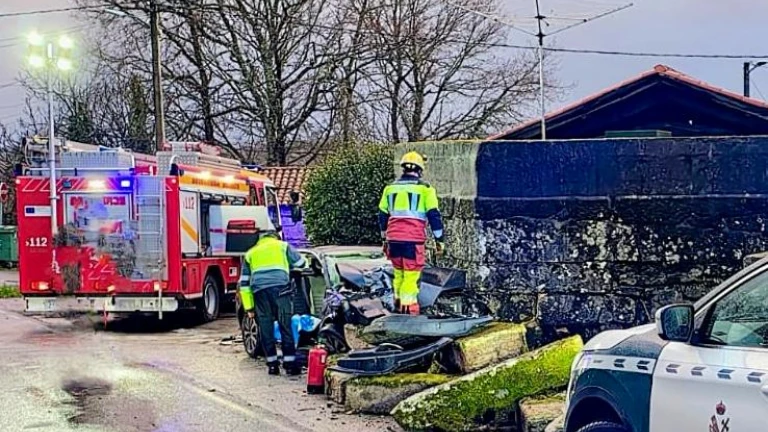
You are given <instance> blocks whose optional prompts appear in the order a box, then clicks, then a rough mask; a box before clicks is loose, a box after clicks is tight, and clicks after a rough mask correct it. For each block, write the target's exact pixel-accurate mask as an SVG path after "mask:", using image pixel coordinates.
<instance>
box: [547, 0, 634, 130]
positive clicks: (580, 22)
mask: <svg viewBox="0 0 768 432" xmlns="http://www.w3.org/2000/svg"><path fill="white" fill-rule="evenodd" d="M535 1H536V16H535V18H536V23H537V25H538V33H536V39H537V40H538V42H539V47H538V50H537V51H538V52H539V102H540V104H541V107H540V108H541V140H542V141H544V140H546V139H547V107H546V100H545V99H544V38H545V37H546V36H552V35H556V34H558V33H562V32H564V31H566V30H570V29H572V28H574V27H578V26H580V25H582V24H586V23H588V22H591V21H595V20H597V19H600V18H603V17H606V16H608V15H613V14H615V13H616V12H619V11H622V10H624V9H628V8H630V7H632V6H633V5H634V3H629V4H626V5H624V6H620V7H617V8H614V9H611V10H609V11H606V12H603V13H600V14H597V15H593V16H591V17H588V18H583V19H580V20H578V22H575V23H573V24H570V25H567V26H565V27H563V28H561V29H558V30H555V31H553V32H551V33H549V34H544V31H543V29H542V26H541V24H542V23H544V24H546V19H547V18H548V17H546V16H544V15H542V14H541V7H540V4H539V0H535Z"/></svg>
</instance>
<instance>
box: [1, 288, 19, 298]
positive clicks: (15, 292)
mask: <svg viewBox="0 0 768 432" xmlns="http://www.w3.org/2000/svg"><path fill="white" fill-rule="evenodd" d="M16 297H21V293H20V292H19V287H17V286H12V285H2V286H0V299H4V298H16Z"/></svg>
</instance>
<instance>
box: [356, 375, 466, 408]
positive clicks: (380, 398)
mask: <svg viewBox="0 0 768 432" xmlns="http://www.w3.org/2000/svg"><path fill="white" fill-rule="evenodd" d="M450 379H451V377H450V376H448V375H439V374H429V373H403V374H393V375H386V376H381V377H361V378H354V379H352V380H350V381H347V383H346V396H345V398H344V399H345V407H346V409H347V410H348V411H352V412H355V413H364V414H377V415H387V414H389V413H390V411H392V409H393V408H394V407H395V406H396V405H397V404H398V403H400V401H402V400H404V399H406V398H408V397H410V396H412V395H414V394H416V393H419V392H421V391H423V390H425V389H427V388H430V387H433V386H435V385H438V384H443V383H446V382H448V381H449V380H450Z"/></svg>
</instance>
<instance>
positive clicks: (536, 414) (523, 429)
mask: <svg viewBox="0 0 768 432" xmlns="http://www.w3.org/2000/svg"><path fill="white" fill-rule="evenodd" d="M564 409H565V394H558V395H555V396H552V397H544V398H528V399H523V400H522V401H520V405H519V415H518V418H519V419H520V432H546V429H547V426H549V425H550V424H551V423H552V422H553V421H555V420H556V419H557V418H558V417H560V416H562V415H563V411H564Z"/></svg>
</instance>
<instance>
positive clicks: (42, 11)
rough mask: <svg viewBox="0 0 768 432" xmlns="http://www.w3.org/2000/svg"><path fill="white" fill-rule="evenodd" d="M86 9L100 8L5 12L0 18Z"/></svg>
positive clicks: (75, 7)
mask: <svg viewBox="0 0 768 432" xmlns="http://www.w3.org/2000/svg"><path fill="white" fill-rule="evenodd" d="M88 9H101V7H100V6H72V7H66V8H58V9H38V10H31V11H21V12H5V13H0V18H11V17H20V16H29V15H43V14H52V13H62V12H74V11H83V10H88Z"/></svg>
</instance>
